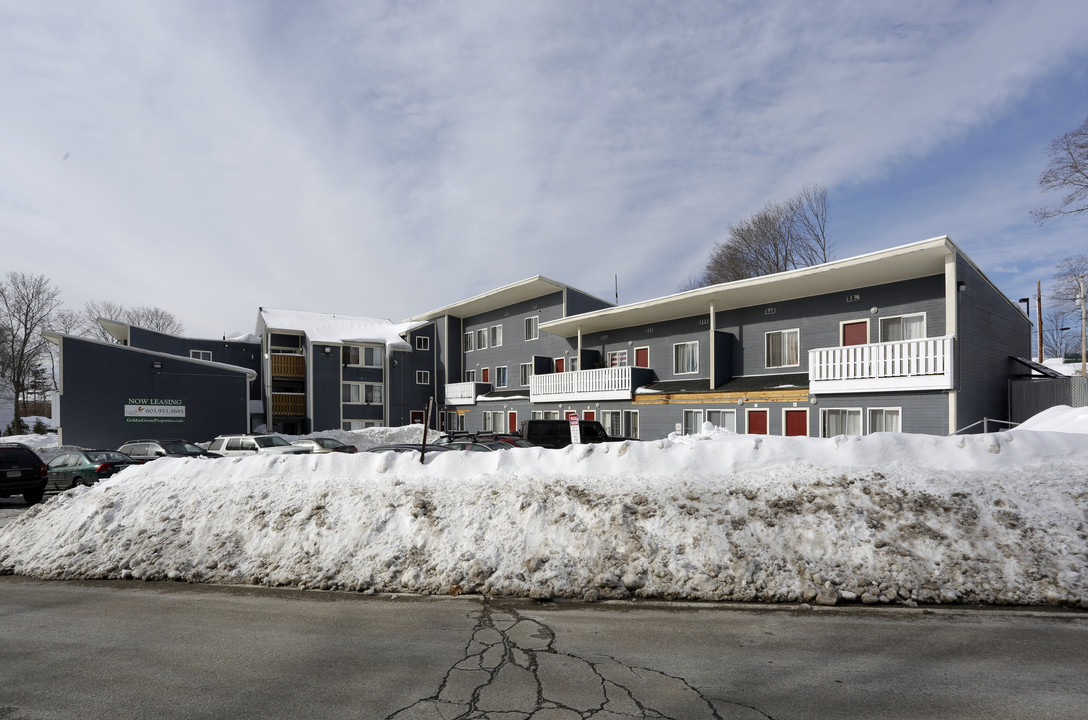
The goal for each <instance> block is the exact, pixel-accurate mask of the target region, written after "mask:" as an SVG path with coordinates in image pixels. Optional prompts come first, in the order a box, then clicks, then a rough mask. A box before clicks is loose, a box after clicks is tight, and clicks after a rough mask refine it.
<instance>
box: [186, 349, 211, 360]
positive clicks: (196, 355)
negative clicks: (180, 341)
mask: <svg viewBox="0 0 1088 720" xmlns="http://www.w3.org/2000/svg"><path fill="white" fill-rule="evenodd" d="M189 357H191V358H192V359H193V360H211V359H212V351H211V350H190V351H189Z"/></svg>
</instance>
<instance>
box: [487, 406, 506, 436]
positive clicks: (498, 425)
mask: <svg viewBox="0 0 1088 720" xmlns="http://www.w3.org/2000/svg"><path fill="white" fill-rule="evenodd" d="M504 419H505V413H503V411H502V410H484V427H483V431H484V432H502V429H503V427H502V421H503V420H504Z"/></svg>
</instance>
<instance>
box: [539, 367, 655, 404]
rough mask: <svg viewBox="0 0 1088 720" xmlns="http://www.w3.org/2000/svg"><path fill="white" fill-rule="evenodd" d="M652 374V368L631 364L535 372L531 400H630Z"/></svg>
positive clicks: (648, 380)
mask: <svg viewBox="0 0 1088 720" xmlns="http://www.w3.org/2000/svg"><path fill="white" fill-rule="evenodd" d="M652 377H653V371H652V370H650V369H648V368H632V367H610V368H599V369H596V370H576V371H574V372H561V373H549V374H546V375H533V377H532V378H530V380H529V399H530V400H531V401H532V402H581V401H589V400H630V399H631V398H632V397H634V392H635V388H636V387H638V386H639V385H645V384H646V383H648V382H650V380H651V379H652Z"/></svg>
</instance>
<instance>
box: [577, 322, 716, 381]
mask: <svg viewBox="0 0 1088 720" xmlns="http://www.w3.org/2000/svg"><path fill="white" fill-rule="evenodd" d="M571 342H572V343H574V344H577V338H571ZM686 342H696V343H698V344H699V370H698V372H696V373H692V374H677V373H676V372H675V368H674V367H673V365H674V363H673V353H674V347H675V346H676V345H677V344H678V343H686ZM642 347H645V348H648V350H649V366H650V369H652V370H653V371H654V381H660V380H684V379H706V381H707V387H708V388H709V387H710V316H709V315H700V316H697V317H690V318H682V319H680V320H669V321H666V322H660V323H654V324H653V325H645V326H641V325H640V326H637V327H626V328H617V329H615V330H608V331H607V332H598V333H586V334H585V335H583V336H582V348H583V350H592V351H594V352H597V353H600V359H599V361H598V364H599V365H600V366H601V367H607V366H608V353H610V352H616V351H622V350H626V351H627V364H628V365H632V366H633V365H634V364H635V350H637V349H638V348H642ZM585 369H586V370H588V369H589V367H586V368H585Z"/></svg>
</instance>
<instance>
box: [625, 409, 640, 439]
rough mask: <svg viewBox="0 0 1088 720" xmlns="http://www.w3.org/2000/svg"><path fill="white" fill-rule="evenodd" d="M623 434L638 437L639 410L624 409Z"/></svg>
mask: <svg viewBox="0 0 1088 720" xmlns="http://www.w3.org/2000/svg"><path fill="white" fill-rule="evenodd" d="M623 436H624V437H629V438H634V439H635V440H637V439H638V410H624V411H623Z"/></svg>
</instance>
